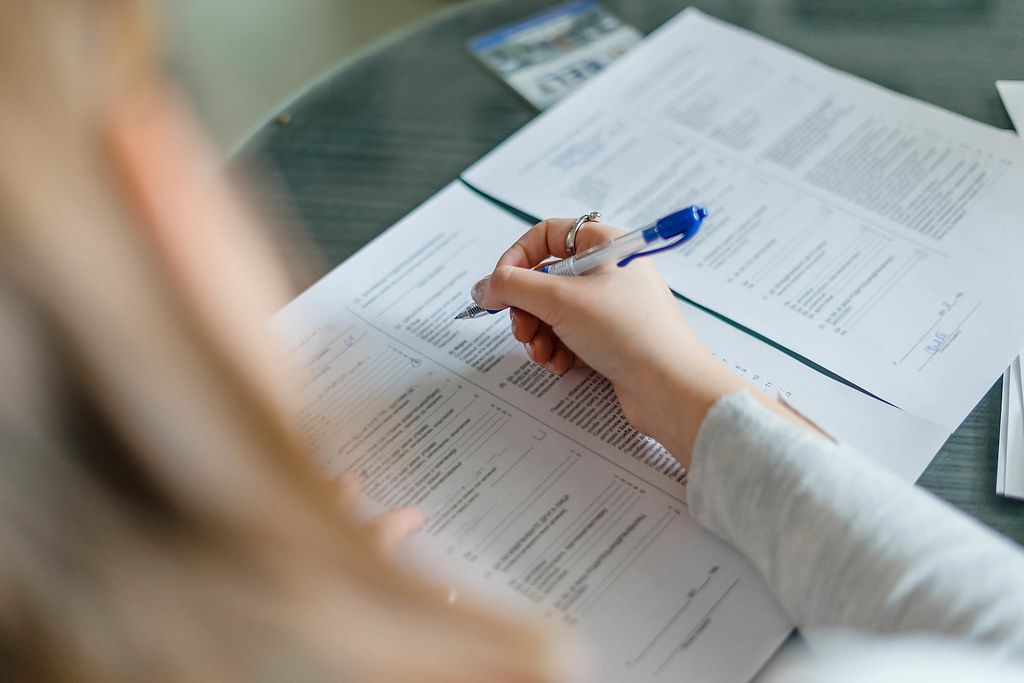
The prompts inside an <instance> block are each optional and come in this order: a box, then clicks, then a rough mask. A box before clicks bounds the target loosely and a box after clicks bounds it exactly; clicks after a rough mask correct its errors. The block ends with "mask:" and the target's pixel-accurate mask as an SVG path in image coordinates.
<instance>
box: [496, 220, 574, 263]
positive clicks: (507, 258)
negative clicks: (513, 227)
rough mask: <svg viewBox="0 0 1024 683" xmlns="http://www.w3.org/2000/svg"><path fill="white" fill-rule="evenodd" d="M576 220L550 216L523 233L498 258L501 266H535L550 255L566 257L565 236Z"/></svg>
mask: <svg viewBox="0 0 1024 683" xmlns="http://www.w3.org/2000/svg"><path fill="white" fill-rule="evenodd" d="M575 222H576V219H575V218H549V219H547V220H544V221H541V222H540V223H538V224H537V225H535V226H533V227H532V228H530V229H529V230H527V231H526V233H524V234H523V236H522V237H520V238H519V239H518V240H516V243H515V244H513V245H512V246H511V247H509V248H508V250H507V251H506V252H505V253H504V254H502V255H501V258H499V259H498V265H499V266H515V267H517V268H533V267H534V266H535V265H537V264H538V263H541V262H543V261H544V259H546V258H548V257H549V256H557V257H558V258H566V257H567V256H569V254H568V252H566V250H565V236H566V234H568V232H569V228H571V227H572V226H573V223H575Z"/></svg>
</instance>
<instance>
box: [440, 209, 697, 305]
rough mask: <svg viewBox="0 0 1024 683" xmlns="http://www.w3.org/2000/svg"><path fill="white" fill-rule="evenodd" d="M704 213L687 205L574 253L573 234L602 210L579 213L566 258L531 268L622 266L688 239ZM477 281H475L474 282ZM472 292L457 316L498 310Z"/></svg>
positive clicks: (575, 272) (574, 271) (563, 271)
mask: <svg viewBox="0 0 1024 683" xmlns="http://www.w3.org/2000/svg"><path fill="white" fill-rule="evenodd" d="M707 215H708V212H707V210H706V209H702V208H700V207H697V206H690V207H687V208H685V209H681V210H679V211H676V212H674V213H670V214H668V215H667V216H664V217H662V218H659V219H658V220H657V221H655V222H654V223H651V224H650V225H647V226H644V227H642V228H639V229H637V230H634V231H632V232H628V233H626V234H624V235H621V236H619V237H616V238H615V239H613V240H610V241H607V242H603V243H601V244H597V245H595V246H593V247H591V248H589V249H587V250H585V251H583V252H582V253H577V252H576V235H577V234H578V233H579V231H580V228H582V227H583V225H585V224H586V223H590V222H596V221H598V220H599V219H600V218H601V214H599V213H598V212H596V211H592V212H591V213H589V214H584V215H582V216H580V217H579V218H578V219H577V220H576V222H575V223H574V224H573V225H572V227H570V228H569V230H568V232H567V233H566V237H565V251H566V256H567V257H568V258H565V259H562V260H561V261H552V262H550V263H540V264H538V265H536V266H534V268H533V269H534V270H539V271H540V272H542V273H548V274H551V275H563V276H568V277H578V276H580V275H584V274H586V273H587V272H589V271H591V270H594V269H595V268H598V267H600V266H603V265H605V264H609V263H616V264H617V265H618V266H619V267H620V268H621V267H624V266H626V265H627V264H629V262H630V261H632V260H633V259H636V258H639V257H641V256H651V255H653V254H657V253H659V252H662V251H667V250H669V249H674V248H675V247H678V246H681V245H682V244H683V243H685V242H688V241H690V240H691V239H692V238H693V236H694V235H696V234H697V231H698V230H700V226H701V223H702V222H703V221H704V218H705V217H707ZM541 225H544V223H541ZM479 284H480V283H477V285H479ZM473 293H474V297H473V298H474V303H471V304H469V305H467V306H466V307H465V308H463V309H462V310H461V311H460V312H459V313H458V314H457V315H456V316H455V319H456V320H466V319H469V318H479V317H481V316H484V315H488V314H494V313H497V312H498V311H497V310H490V309H486V308H483V307H481V306H479V305H478V304H477V303H476V301H475V300H476V298H477V297H476V296H475V294H476V287H474V292H473Z"/></svg>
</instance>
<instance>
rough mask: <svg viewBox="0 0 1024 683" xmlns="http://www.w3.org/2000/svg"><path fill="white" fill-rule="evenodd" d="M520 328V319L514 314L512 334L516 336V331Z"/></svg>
mask: <svg viewBox="0 0 1024 683" xmlns="http://www.w3.org/2000/svg"><path fill="white" fill-rule="evenodd" d="M518 329H519V321H518V320H516V317H515V316H512V336H513V337H514V336H516V331H517V330H518Z"/></svg>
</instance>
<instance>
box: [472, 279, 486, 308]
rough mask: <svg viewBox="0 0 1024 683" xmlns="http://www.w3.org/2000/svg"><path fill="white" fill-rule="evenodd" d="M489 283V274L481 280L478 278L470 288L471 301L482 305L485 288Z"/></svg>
mask: <svg viewBox="0 0 1024 683" xmlns="http://www.w3.org/2000/svg"><path fill="white" fill-rule="evenodd" d="M490 284H491V276H490V275H488V276H487V277H485V278H483V279H482V280H478V281H477V283H476V284H475V285H473V289H472V290H470V296H471V297H473V301H475V302H476V303H477V305H479V306H483V305H484V304H483V302H484V298H485V297H486V296H487V290H488V288H489V287H490Z"/></svg>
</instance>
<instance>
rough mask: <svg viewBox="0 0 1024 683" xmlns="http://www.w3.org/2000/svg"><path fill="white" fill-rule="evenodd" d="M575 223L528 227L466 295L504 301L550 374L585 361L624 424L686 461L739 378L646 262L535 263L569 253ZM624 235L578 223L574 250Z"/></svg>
mask: <svg viewBox="0 0 1024 683" xmlns="http://www.w3.org/2000/svg"><path fill="white" fill-rule="evenodd" d="M574 223H575V220H574V219H557V218H556V219H550V220H547V221H544V222H542V223H538V224H537V225H536V226H534V227H533V228H532V229H530V230H529V231H528V232H526V234H524V235H523V236H522V237H520V238H519V239H518V240H517V241H516V243H515V244H513V245H512V247H511V248H509V249H508V250H507V251H506V252H505V253H504V254H503V255H502V256H501V258H500V259H499V260H498V264H497V266H496V267H495V269H494V271H493V272H492V273H491V275H490V276H489V277H487V278H484V279H483V280H482V281H481V282H480V283H478V284H477V286H475V287H474V299H475V300H476V302H477V304H479V305H481V307H483V308H486V309H489V310H500V309H504V308H509V309H510V310H509V316H510V317H511V326H512V335H513V336H514V337H515V339H516V340H518V341H519V342H521V343H522V344H523V345H524V347H525V348H526V352H527V354H528V355H529V357H530V358H531V359H532V360H533V361H534V362H535V363H537V364H538V365H540V366H542V367H544V368H546V369H547V370H548V371H549V372H551V373H554V374H557V375H561V374H563V373H565V372H566V371H568V370H569V369H570V368H572V367H573V366H577V365H578V366H584V365H585V366H587V367H589V368H591V369H593V370H594V371H596V372H597V373H599V374H600V375H602V376H604V377H605V378H607V379H608V380H609V381H610V382H611V385H612V387H613V388H614V390H615V393H616V394H617V395H618V397H619V401H620V403H621V405H622V409H623V411H624V412H625V414H626V417H627V418H628V419H629V420H630V422H631V423H632V424H633V425H634V426H635V427H636V428H637V429H639V430H640V431H641V432H643V433H645V434H648V435H650V436H653V437H654V438H656V439H657V440H658V441H660V442H661V443H662V444H663V445H665V446H666V447H668V448H669V450H670V451H671V452H672V453H673V454H676V455H677V457H680V458H684V459H685V457H686V454H687V453H689V450H688V449H689V448H690V446H691V442H692V439H693V436H694V434H695V425H697V424H699V421H700V419H702V417H703V415H704V413H705V412H706V410H707V408H708V407H709V406H710V405H711V403H713V402H714V400H715V399H717V397H719V396H721V395H722V394H723V392H731V391H734V390H736V389H738V388H742V386H744V385H743V383H742V381H741V380H739V379H738V378H737V377H736V376H735V375H734V374H732V373H731V372H730V371H729V370H728V368H726V367H725V366H723V365H722V363H721V361H719V360H718V359H717V358H715V357H714V356H713V355H712V354H711V353H710V352H709V351H708V350H707V347H706V346H704V344H702V343H701V341H700V339H699V338H698V337H697V335H696V334H695V333H694V332H693V330H692V328H691V327H690V325H689V323H688V322H687V320H686V318H685V316H684V315H683V312H682V310H681V308H680V306H679V302H678V301H677V300H676V298H675V296H674V295H673V294H672V292H671V291H670V290H669V288H668V286H667V285H666V284H665V281H664V280H663V279H662V277H661V274H660V273H659V272H658V268H657V267H656V266H655V264H654V260H653V259H645V258H637V259H635V260H633V261H632V262H630V263H629V265H628V266H627V267H624V268H618V267H615V266H614V265H612V266H611V267H604V268H597V269H594V270H591V271H589V272H588V273H587V275H585V276H583V277H553V276H552V275H551V274H549V273H542V272H539V271H537V270H533V268H535V267H536V266H538V265H540V264H543V263H545V262H547V260H548V259H549V258H551V257H557V258H567V257H568V256H569V254H568V251H567V249H566V244H565V239H566V236H567V233H568V232H569V230H570V228H572V226H573V225H574ZM623 234H626V233H623V232H622V231H620V230H616V229H614V228H611V227H609V226H607V225H602V224H600V223H586V224H584V225H583V227H582V228H580V229H579V231H578V234H577V235H576V246H577V249H578V250H579V252H580V253H581V255H582V253H584V252H585V251H586V250H587V249H589V248H591V247H594V246H597V245H598V244H603V243H606V242H610V241H612V240H614V239H616V238H618V237H621V236H622V235H623ZM677 239H678V238H677ZM659 242H660V240H659ZM669 243H671V241H669ZM655 244H657V243H655ZM456 324H458V325H467V326H469V325H473V324H474V323H473V322H472V321H468V320H467V321H462V322H459V323H456ZM510 391H517V392H519V391H525V389H510ZM673 448H677V449H678V450H673Z"/></svg>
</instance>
